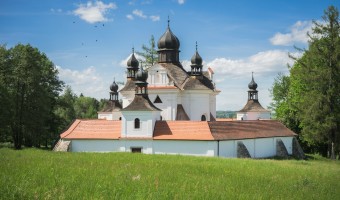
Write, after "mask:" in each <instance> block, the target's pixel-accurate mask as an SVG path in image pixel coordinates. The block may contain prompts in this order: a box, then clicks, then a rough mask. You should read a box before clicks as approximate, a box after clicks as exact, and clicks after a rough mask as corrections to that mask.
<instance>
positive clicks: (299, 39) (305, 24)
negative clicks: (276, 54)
mask: <svg viewBox="0 0 340 200" xmlns="http://www.w3.org/2000/svg"><path fill="white" fill-rule="evenodd" d="M312 26H313V23H312V22H311V21H298V22H296V23H295V24H294V25H293V26H292V27H291V28H290V32H289V33H285V34H283V33H276V34H275V35H274V36H273V37H272V38H270V42H271V43H272V44H273V45H283V46H290V45H293V44H294V43H304V44H306V43H307V42H308V36H307V32H310V31H311V30H312Z"/></svg>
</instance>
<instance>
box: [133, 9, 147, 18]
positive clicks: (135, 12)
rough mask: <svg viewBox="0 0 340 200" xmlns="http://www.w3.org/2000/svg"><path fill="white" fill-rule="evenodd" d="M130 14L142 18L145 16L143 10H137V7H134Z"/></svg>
mask: <svg viewBox="0 0 340 200" xmlns="http://www.w3.org/2000/svg"><path fill="white" fill-rule="evenodd" d="M132 14H134V15H135V16H137V17H140V18H144V19H145V18H147V16H146V15H144V14H143V11H141V10H138V9H135V10H134V11H132Z"/></svg>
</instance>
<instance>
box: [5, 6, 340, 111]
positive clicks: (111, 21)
mask: <svg viewBox="0 0 340 200" xmlns="http://www.w3.org/2000/svg"><path fill="white" fill-rule="evenodd" d="M329 5H335V6H337V7H338V8H339V5H340V0H284V1H283V0H281V1H279V0H277V1H276V0H275V1H274V0H233V1H231V0H228V1H227V0H214V1H212V0H200V1H199V0H126V1H125V0H116V1H114V0H113V1H111V0H102V1H84V0H74V1H72V0H1V1H0V24H1V26H0V43H1V44H6V45H7V47H8V48H10V47H12V46H14V45H16V44H18V43H22V44H27V43H29V44H31V45H32V46H34V47H37V48H38V49H39V50H40V51H42V52H44V53H45V54H46V55H47V56H48V57H49V59H50V60H51V61H52V62H53V63H54V64H55V65H56V66H57V67H58V69H59V72H60V79H61V80H63V81H64V82H65V83H66V84H68V85H70V86H71V87H72V89H73V90H74V92H75V93H76V94H78V95H79V94H80V93H83V94H84V95H86V96H92V97H96V98H98V99H100V98H108V97H109V85H110V84H111V83H112V81H113V78H114V77H115V79H116V80H117V81H125V68H124V67H125V65H126V60H127V58H128V57H129V55H130V54H131V49H132V47H134V48H135V49H136V51H140V50H141V46H142V44H148V41H149V39H150V37H151V35H154V37H155V39H156V41H157V40H158V39H159V37H160V36H161V35H162V34H163V33H164V32H165V30H166V27H167V18H168V16H169V17H170V27H171V30H172V31H173V33H174V34H175V35H176V36H177V37H178V38H179V40H180V42H181V47H180V50H181V53H180V60H181V61H182V63H183V65H184V66H185V67H188V66H189V65H190V62H189V61H190V58H191V56H192V55H193V54H194V52H195V42H196V41H197V42H198V51H199V53H200V55H201V56H202V58H203V60H204V70H206V69H207V67H211V68H212V69H213V70H214V71H215V77H214V79H215V82H216V85H217V88H218V89H220V90H221V91H222V92H221V93H220V94H219V95H218V97H217V109H218V110H240V109H241V108H242V107H243V106H244V105H245V103H246V100H247V89H248V88H247V85H248V83H249V82H250V80H251V72H252V71H253V72H254V78H255V81H256V82H257V84H258V90H259V100H260V103H261V104H262V105H263V106H264V107H267V106H268V105H269V103H270V102H271V97H270V93H269V91H268V90H269V89H270V87H271V85H272V83H273V81H274V78H275V77H276V75H277V74H278V73H279V72H282V73H287V72H288V69H287V63H290V64H292V60H291V59H289V58H288V52H290V53H296V54H297V52H296V50H295V49H294V48H293V46H294V45H295V46H298V47H306V45H307V41H308V38H307V36H306V33H307V31H310V30H311V27H312V20H321V16H322V15H323V11H324V10H325V9H326V8H327V7H328V6H329Z"/></svg>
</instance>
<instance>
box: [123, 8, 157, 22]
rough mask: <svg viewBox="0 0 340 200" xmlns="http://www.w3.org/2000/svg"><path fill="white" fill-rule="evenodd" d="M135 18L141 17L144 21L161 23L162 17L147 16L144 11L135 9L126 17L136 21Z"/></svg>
mask: <svg viewBox="0 0 340 200" xmlns="http://www.w3.org/2000/svg"><path fill="white" fill-rule="evenodd" d="M134 16H136V17H139V18H142V19H147V18H149V19H151V21H154V22H156V21H159V20H160V19H161V17H160V16H159V15H150V16H148V15H145V14H144V12H143V11H142V10H138V9H135V10H133V11H132V14H128V15H126V18H128V19H129V20H133V19H134Z"/></svg>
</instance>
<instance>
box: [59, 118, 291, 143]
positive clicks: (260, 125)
mask: <svg viewBox="0 0 340 200" xmlns="http://www.w3.org/2000/svg"><path fill="white" fill-rule="evenodd" d="M121 123H122V121H113V120H97V119H95V120H76V121H75V122H74V123H73V124H72V125H71V126H70V128H69V129H68V130H67V131H65V132H64V133H62V134H61V135H60V137H61V138H62V139H142V140H144V139H154V140H238V139H251V138H268V137H292V136H295V135H296V134H295V133H294V132H292V131H291V130H289V129H288V128H286V127H285V126H284V125H283V124H282V123H280V122H279V121H275V120H254V121H214V122H212V121H210V122H207V121H157V122H156V125H155V129H154V135H153V138H121V137H120V136H121Z"/></svg>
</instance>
